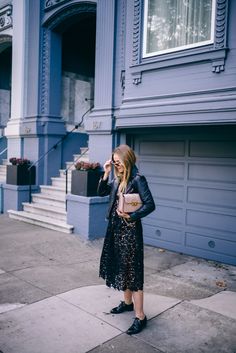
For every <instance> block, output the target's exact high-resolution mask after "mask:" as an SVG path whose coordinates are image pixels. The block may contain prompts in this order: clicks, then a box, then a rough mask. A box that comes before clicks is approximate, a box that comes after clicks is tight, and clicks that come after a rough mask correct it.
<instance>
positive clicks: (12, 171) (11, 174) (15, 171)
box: [7, 165, 35, 185]
mask: <svg viewBox="0 0 236 353" xmlns="http://www.w3.org/2000/svg"><path fill="white" fill-rule="evenodd" d="M28 168H29V165H8V166H7V184H11V185H29V171H28ZM31 185H35V166H33V167H32V168H31Z"/></svg>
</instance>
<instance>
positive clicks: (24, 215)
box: [8, 210, 73, 233]
mask: <svg viewBox="0 0 236 353" xmlns="http://www.w3.org/2000/svg"><path fill="white" fill-rule="evenodd" d="M8 214H9V217H10V218H13V219H17V220H19V221H23V222H26V223H31V224H34V225H38V226H41V227H44V228H49V229H53V230H57V231H59V232H63V233H72V232H73V226H71V225H69V224H66V223H65V222H63V221H59V220H58V219H52V218H50V217H45V216H40V215H38V214H33V213H29V212H26V211H15V210H8Z"/></svg>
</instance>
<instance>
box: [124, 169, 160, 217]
mask: <svg viewBox="0 0 236 353" xmlns="http://www.w3.org/2000/svg"><path fill="white" fill-rule="evenodd" d="M135 179H136V180H135V181H136V186H137V191H138V193H139V196H140V198H141V200H142V202H143V205H142V206H141V207H140V208H139V209H138V210H137V211H135V212H133V213H131V214H130V220H131V221H136V220H138V219H140V218H142V217H145V216H147V215H148V214H149V213H151V212H153V211H154V210H155V208H156V206H155V203H154V200H153V197H152V194H151V191H150V189H149V187H148V183H147V180H146V178H145V177H144V176H142V175H138V176H136V177H135Z"/></svg>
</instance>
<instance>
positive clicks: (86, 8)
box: [44, 3, 96, 29]
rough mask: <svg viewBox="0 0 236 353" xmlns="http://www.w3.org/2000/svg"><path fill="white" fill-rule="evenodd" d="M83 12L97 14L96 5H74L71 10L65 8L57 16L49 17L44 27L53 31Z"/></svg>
mask: <svg viewBox="0 0 236 353" xmlns="http://www.w3.org/2000/svg"><path fill="white" fill-rule="evenodd" d="M83 12H90V13H91V12H93V13H96V5H95V4H88V3H85V4H76V5H75V4H74V5H73V6H71V7H69V8H68V7H67V8H64V9H62V11H60V12H59V13H58V12H57V13H56V15H53V16H51V17H49V19H48V20H47V21H46V23H44V26H46V27H48V28H49V29H53V28H55V27H57V26H58V25H59V24H60V23H62V22H63V21H64V20H65V19H67V18H69V17H71V16H74V15H77V14H80V13H83Z"/></svg>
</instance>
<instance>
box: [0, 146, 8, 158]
mask: <svg viewBox="0 0 236 353" xmlns="http://www.w3.org/2000/svg"><path fill="white" fill-rule="evenodd" d="M6 151H7V148H5V149H4V150H2V152H0V156H1V155H2V154H3V153H5V152H6Z"/></svg>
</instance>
